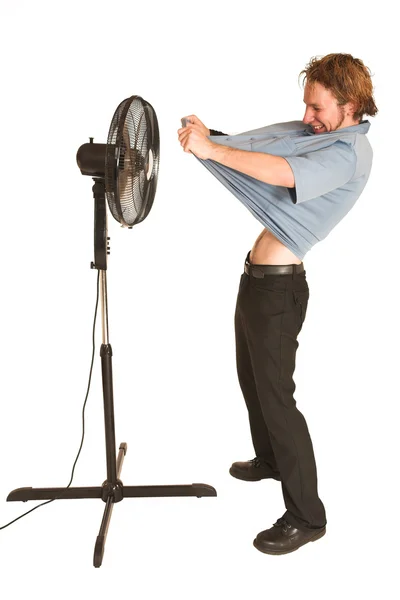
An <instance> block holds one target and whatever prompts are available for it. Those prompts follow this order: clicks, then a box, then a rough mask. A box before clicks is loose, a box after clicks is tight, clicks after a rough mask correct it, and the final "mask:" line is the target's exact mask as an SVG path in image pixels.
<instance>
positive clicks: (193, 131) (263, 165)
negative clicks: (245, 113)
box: [178, 115, 295, 188]
mask: <svg viewBox="0 0 400 600" xmlns="http://www.w3.org/2000/svg"><path fill="white" fill-rule="evenodd" d="M185 118H186V123H187V124H186V127H183V128H181V129H179V130H178V135H179V141H180V143H181V145H182V146H183V148H184V150H185V152H192V153H193V154H195V155H196V156H197V157H198V158H201V159H204V160H206V159H211V160H215V161H216V162H219V163H220V164H221V165H225V166H226V167H230V168H231V169H235V170H236V171H240V172H241V173H245V174H246V175H249V176H250V177H254V179H258V180H259V181H263V182H264V183H269V184H271V185H281V186H283V187H288V188H293V187H295V181H294V175H293V171H292V169H291V167H290V165H289V163H288V162H287V161H286V160H285V159H284V158H282V157H280V156H273V155H272V154H265V153H263V152H249V151H248V150H237V149H236V148H230V147H229V146H223V145H222V144H215V143H214V142H212V141H211V140H210V139H208V136H207V133H208V132H210V135H211V132H214V131H215V130H212V129H208V128H206V126H205V125H204V124H203V123H202V122H201V121H200V120H199V119H198V117H196V115H190V116H188V117H185ZM215 133H216V134H221V133H222V132H215Z"/></svg>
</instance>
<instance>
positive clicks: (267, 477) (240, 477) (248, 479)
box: [229, 467, 280, 481]
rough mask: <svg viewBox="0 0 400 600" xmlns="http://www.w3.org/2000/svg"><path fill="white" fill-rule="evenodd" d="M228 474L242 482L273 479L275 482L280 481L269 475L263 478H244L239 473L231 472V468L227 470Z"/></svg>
mask: <svg viewBox="0 0 400 600" xmlns="http://www.w3.org/2000/svg"><path fill="white" fill-rule="evenodd" d="M229 474H230V475H232V477H234V478H235V479H241V480H242V481H261V480H262V479H274V480H275V481H280V479H277V478H276V477H272V476H269V475H266V476H265V477H244V476H243V475H242V474H241V473H238V472H237V471H235V470H233V469H232V467H231V468H230V469H229Z"/></svg>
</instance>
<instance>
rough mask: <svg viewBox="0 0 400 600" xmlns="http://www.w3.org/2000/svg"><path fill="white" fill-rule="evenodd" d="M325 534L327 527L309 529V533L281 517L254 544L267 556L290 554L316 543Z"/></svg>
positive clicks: (260, 534)
mask: <svg viewBox="0 0 400 600" xmlns="http://www.w3.org/2000/svg"><path fill="white" fill-rule="evenodd" d="M325 533H326V527H321V528H320V529H309V530H308V531H304V530H300V529H296V527H294V526H293V525H291V524H290V523H288V522H287V521H286V520H285V519H284V518H283V517H281V518H280V519H278V520H277V522H276V523H274V525H273V527H271V529H266V530H265V531H261V533H259V534H258V536H257V537H256V539H255V540H254V542H253V544H254V546H255V547H256V548H257V550H259V551H260V552H264V553H265V554H288V552H294V551H295V550H297V549H298V548H300V547H301V546H304V544H308V542H316V541H317V540H319V539H320V538H322V536H324V535H325Z"/></svg>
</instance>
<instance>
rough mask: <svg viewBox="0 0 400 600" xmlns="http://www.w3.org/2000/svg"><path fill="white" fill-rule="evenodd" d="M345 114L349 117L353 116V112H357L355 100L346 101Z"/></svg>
mask: <svg viewBox="0 0 400 600" xmlns="http://www.w3.org/2000/svg"><path fill="white" fill-rule="evenodd" d="M345 111H346V114H347V115H349V116H350V117H354V113H355V112H357V106H356V103H355V102H348V103H347V104H345Z"/></svg>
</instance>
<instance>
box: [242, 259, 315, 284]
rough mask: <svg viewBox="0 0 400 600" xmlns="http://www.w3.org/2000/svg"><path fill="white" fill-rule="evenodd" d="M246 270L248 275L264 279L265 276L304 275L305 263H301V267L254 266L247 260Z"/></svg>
mask: <svg viewBox="0 0 400 600" xmlns="http://www.w3.org/2000/svg"><path fill="white" fill-rule="evenodd" d="M244 270H245V273H247V275H252V276H253V277H257V278H258V279H262V278H263V277H264V275H292V274H293V273H296V274H297V273H302V272H303V271H304V263H300V264H299V265H294V264H293V265H253V264H251V263H249V262H248V261H247V260H246V261H245V263H244Z"/></svg>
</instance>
